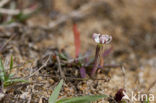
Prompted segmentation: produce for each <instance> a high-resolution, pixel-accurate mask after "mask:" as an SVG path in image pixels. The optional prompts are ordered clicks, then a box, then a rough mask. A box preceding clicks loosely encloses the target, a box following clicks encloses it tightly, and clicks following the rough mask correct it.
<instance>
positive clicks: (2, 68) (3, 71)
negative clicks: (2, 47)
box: [0, 57, 6, 81]
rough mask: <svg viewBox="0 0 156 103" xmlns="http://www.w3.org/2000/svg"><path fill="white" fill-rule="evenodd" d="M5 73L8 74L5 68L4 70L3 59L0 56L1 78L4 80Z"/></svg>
mask: <svg viewBox="0 0 156 103" xmlns="http://www.w3.org/2000/svg"><path fill="white" fill-rule="evenodd" d="M5 75H6V73H5V70H4V66H3V62H2V59H1V57H0V79H1V80H2V81H4V80H5Z"/></svg>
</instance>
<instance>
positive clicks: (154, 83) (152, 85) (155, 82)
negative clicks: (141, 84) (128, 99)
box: [147, 80, 156, 91]
mask: <svg viewBox="0 0 156 103" xmlns="http://www.w3.org/2000/svg"><path fill="white" fill-rule="evenodd" d="M155 85H156V80H155V81H154V82H153V83H152V84H151V85H150V86H149V88H148V89H147V91H150V90H151V89H152V88H153V87H154V86H155Z"/></svg>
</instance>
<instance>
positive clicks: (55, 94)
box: [49, 80, 63, 103]
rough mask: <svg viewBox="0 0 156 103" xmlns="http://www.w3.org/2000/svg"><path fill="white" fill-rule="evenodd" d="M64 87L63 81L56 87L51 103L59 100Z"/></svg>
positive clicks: (50, 99)
mask: <svg viewBox="0 0 156 103" xmlns="http://www.w3.org/2000/svg"><path fill="white" fill-rule="evenodd" d="M62 85H63V80H61V81H60V83H59V84H58V85H57V86H56V87H55V89H54V91H53V93H52V95H51V96H50V98H49V103H56V100H57V98H58V96H59V93H60V91H61V88H62Z"/></svg>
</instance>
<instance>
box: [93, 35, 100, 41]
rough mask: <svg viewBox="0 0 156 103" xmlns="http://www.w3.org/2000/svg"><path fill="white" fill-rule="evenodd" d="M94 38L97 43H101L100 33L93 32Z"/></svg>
mask: <svg viewBox="0 0 156 103" xmlns="http://www.w3.org/2000/svg"><path fill="white" fill-rule="evenodd" d="M93 39H94V41H95V42H96V43H100V34H96V33H94V34H93Z"/></svg>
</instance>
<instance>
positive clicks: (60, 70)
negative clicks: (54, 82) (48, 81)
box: [56, 56, 65, 79]
mask: <svg viewBox="0 0 156 103" xmlns="http://www.w3.org/2000/svg"><path fill="white" fill-rule="evenodd" d="M56 59H57V62H58V69H59V72H60V75H61V79H63V78H65V75H64V73H63V71H62V68H61V63H60V58H59V56H56Z"/></svg>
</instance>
